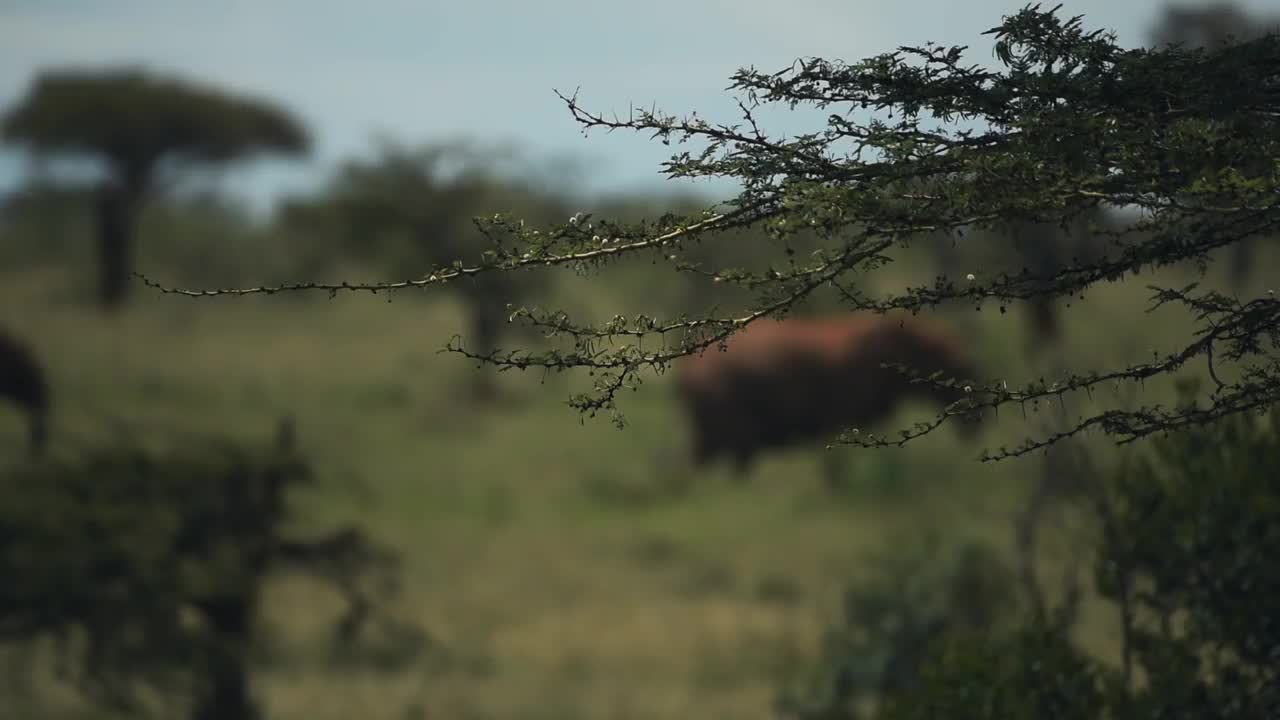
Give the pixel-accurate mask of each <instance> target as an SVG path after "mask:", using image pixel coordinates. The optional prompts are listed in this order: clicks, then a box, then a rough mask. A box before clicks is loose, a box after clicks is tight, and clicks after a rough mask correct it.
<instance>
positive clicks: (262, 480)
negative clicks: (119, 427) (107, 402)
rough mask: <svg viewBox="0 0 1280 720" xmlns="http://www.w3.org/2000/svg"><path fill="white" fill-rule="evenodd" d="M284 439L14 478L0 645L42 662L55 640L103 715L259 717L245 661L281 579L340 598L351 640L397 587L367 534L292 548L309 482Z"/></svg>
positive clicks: (7, 478) (16, 471)
mask: <svg viewBox="0 0 1280 720" xmlns="http://www.w3.org/2000/svg"><path fill="white" fill-rule="evenodd" d="M286 440H287V436H285V435H282V441H281V442H280V443H278V444H277V445H276V446H273V447H270V448H267V449H265V450H264V449H258V448H252V447H246V446H241V445H236V444H232V443H229V442H224V441H220V440H216V439H215V440H211V441H207V442H193V443H191V444H190V445H189V446H185V447H180V448H176V449H168V450H164V451H157V450H148V449H144V448H142V447H138V446H119V447H104V448H98V449H94V450H90V451H87V452H84V453H82V454H80V455H79V456H76V457H73V458H66V459H60V460H53V461H49V462H44V463H39V464H25V465H21V466H17V467H14V468H11V469H8V470H7V471H5V472H4V473H3V474H2V475H0V496H2V497H4V498H5V502H4V503H3V504H0V642H2V643H4V644H7V645H9V646H10V648H11V649H12V648H14V647H16V648H17V649H18V650H19V651H22V650H25V651H26V652H30V653H35V654H34V655H33V662H34V661H35V659H36V655H38V653H36V648H38V647H40V643H41V642H42V641H45V640H48V639H53V640H54V641H55V644H56V646H57V647H58V648H59V651H58V658H57V665H58V666H60V667H62V668H65V669H66V677H67V679H69V680H70V681H71V682H72V683H73V684H74V686H75V687H77V688H78V689H79V690H81V691H82V692H83V693H84V694H85V696H86V697H87V698H89V699H90V700H91V701H92V702H95V703H96V704H100V705H102V706H104V707H107V708H113V709H117V710H122V711H128V712H130V713H131V714H132V713H137V712H142V711H143V710H144V709H145V708H147V707H149V706H150V705H151V704H152V703H153V702H154V700H155V698H157V697H158V698H160V699H161V700H162V701H163V702H165V703H167V704H168V705H169V707H170V708H172V707H173V705H174V704H178V705H183V706H186V708H187V710H188V711H189V713H190V716H191V717H193V718H198V719H201V720H203V719H206V718H208V719H210V720H211V719H213V718H218V719H219V720H245V719H248V718H254V717H257V709H256V706H255V704H254V702H253V700H252V693H251V691H250V687H249V685H250V681H249V667H248V656H249V651H250V649H251V647H252V645H253V641H254V635H255V634H254V625H255V622H256V612H257V609H258V603H259V598H260V595H261V593H262V590H263V583H264V582H265V580H266V579H267V578H268V577H269V575H270V573H271V572H272V571H273V570H276V569H278V568H281V566H287V567H290V568H293V569H300V570H302V571H305V572H307V573H309V574H311V575H313V576H315V577H317V578H319V579H321V580H323V581H326V582H328V583H331V584H333V585H334V586H336V587H337V588H338V589H339V590H340V591H341V592H342V593H343V594H344V595H345V596H346V597H347V598H348V601H349V607H350V613H349V614H348V616H347V617H346V618H344V620H343V623H342V627H341V628H340V630H344V631H345V635H346V636H347V637H348V638H350V637H353V636H354V634H355V633H356V631H357V630H358V629H359V628H358V625H359V624H360V623H361V622H362V620H363V619H364V618H365V617H366V616H369V615H370V614H371V608H373V607H376V606H375V605H374V602H375V601H374V599H373V598H375V597H376V596H377V595H378V594H383V593H386V592H388V591H389V590H390V589H392V586H391V585H389V584H388V582H389V581H390V580H392V579H394V572H393V571H394V561H395V559H394V557H393V556H391V555H389V554H388V553H387V552H386V551H385V550H383V549H381V548H380V547H377V546H375V545H373V544H371V543H370V542H369V541H367V540H366V539H365V538H364V536H363V535H362V534H361V533H359V532H358V531H356V530H355V529H352V528H346V529H341V530H338V531H337V532H334V533H333V534H331V535H329V536H326V537H322V538H318V539H314V538H313V539H299V538H297V537H292V536H291V535H290V533H289V524H290V521H291V520H292V518H291V513H290V511H289V505H288V501H287V500H288V499H287V497H286V495H287V491H288V490H289V489H290V488H292V487H294V486H297V485H299V484H303V483H306V482H308V481H309V480H310V479H311V477H312V475H311V469H310V467H309V466H308V464H307V463H306V462H305V461H304V460H303V459H302V458H300V457H298V456H297V455H296V454H295V453H294V452H293V451H292V449H291V448H290V447H289V446H288V443H287V442H286ZM166 714H168V713H166ZM170 716H171V715H170Z"/></svg>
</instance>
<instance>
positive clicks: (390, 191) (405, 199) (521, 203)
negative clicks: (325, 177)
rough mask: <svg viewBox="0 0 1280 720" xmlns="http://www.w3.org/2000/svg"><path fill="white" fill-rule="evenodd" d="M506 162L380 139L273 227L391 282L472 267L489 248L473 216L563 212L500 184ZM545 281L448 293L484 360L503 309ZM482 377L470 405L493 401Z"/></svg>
mask: <svg viewBox="0 0 1280 720" xmlns="http://www.w3.org/2000/svg"><path fill="white" fill-rule="evenodd" d="M506 156H507V153H504V152H503V151H502V149H500V148H499V149H494V150H492V151H486V150H484V149H481V148H477V147H475V146H472V145H470V144H466V143H461V142H459V143H444V144H437V145H427V146H423V147H418V148H406V147H402V146H399V145H397V144H395V143H392V142H384V143H383V144H382V146H381V149H380V152H379V154H378V156H377V157H376V158H374V159H372V160H369V161H350V162H348V163H346V164H345V165H343V167H342V168H340V169H339V171H338V172H337V173H336V175H335V176H334V178H333V179H332V180H331V182H330V183H329V186H328V187H327V188H326V190H325V191H324V192H322V193H321V194H320V195H319V196H317V197H314V198H307V199H295V200H292V201H290V202H288V203H286V204H285V205H284V207H283V210H282V218H281V222H282V223H283V224H284V225H285V227H287V228H291V229H292V230H294V231H298V232H300V233H301V234H302V235H303V236H304V237H306V238H307V241H308V242H310V243H316V244H319V245H320V246H322V247H324V248H326V249H327V248H335V249H336V250H337V251H338V253H339V254H340V255H342V256H345V257H348V258H352V259H357V260H360V261H363V262H366V263H370V264H372V265H374V266H375V267H377V268H379V270H380V271H381V272H382V273H384V274H386V275H390V276H392V277H396V276H399V275H400V274H402V273H403V272H404V269H405V268H414V267H436V266H440V265H447V264H450V263H452V262H453V261H454V260H458V259H463V260H468V261H472V262H474V261H480V260H481V259H482V254H483V253H484V251H485V250H486V248H487V246H486V245H485V242H484V237H483V236H482V235H481V234H480V233H479V232H478V231H477V229H476V226H475V220H474V219H475V217H476V216H479V215H482V214H490V215H491V214H492V213H493V212H494V211H495V210H504V211H507V212H511V213H515V214H519V215H520V216H522V217H525V218H527V219H528V221H529V222H530V223H547V222H551V221H552V220H553V218H557V217H561V216H563V215H564V214H565V213H566V212H567V209H566V204H565V202H564V201H563V200H561V199H559V198H557V197H555V196H553V195H551V194H549V193H548V192H546V191H544V190H542V189H541V188H538V187H535V186H534V185H533V184H532V183H530V182H525V181H522V180H520V179H519V178H517V177H503V176H502V175H501V174H500V171H501V170H502V168H501V162H500V161H501V160H502V159H503V158H504V157H506ZM543 280H544V277H543V276H542V275H541V274H537V273H520V274H515V273H492V274H487V275H483V276H477V277H474V278H462V279H459V280H458V281H457V282H454V283H451V284H450V286H449V288H450V290H452V291H453V292H454V293H455V294H456V295H457V296H458V298H459V299H460V300H461V301H462V303H463V305H464V306H465V308H466V311H467V314H468V334H469V336H470V337H471V339H472V341H473V342H474V343H475V344H476V346H477V347H479V348H483V349H484V352H486V353H492V352H496V351H497V349H498V344H499V342H500V341H501V339H502V335H503V333H504V331H505V330H506V329H507V327H508V323H507V317H508V315H509V314H510V312H511V310H510V309H509V308H508V305H509V304H512V303H519V302H522V301H523V300H524V299H525V298H527V297H529V296H530V295H531V294H533V293H535V292H537V291H538V290H540V289H544V288H545V287H546V283H545V282H544V281H543ZM490 380H491V378H490V377H489V376H488V375H487V374H478V375H477V376H476V379H475V385H474V386H473V389H474V391H475V395H476V397H477V398H479V399H484V398H489V397H491V395H492V393H493V386H492V383H491V382H490Z"/></svg>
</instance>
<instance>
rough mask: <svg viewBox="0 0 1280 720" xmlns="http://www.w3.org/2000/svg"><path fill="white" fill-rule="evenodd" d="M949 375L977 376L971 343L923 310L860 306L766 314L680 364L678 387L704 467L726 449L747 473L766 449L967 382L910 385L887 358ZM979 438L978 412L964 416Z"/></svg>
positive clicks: (881, 417)
mask: <svg viewBox="0 0 1280 720" xmlns="http://www.w3.org/2000/svg"><path fill="white" fill-rule="evenodd" d="M885 363H889V364H897V365H902V366H905V367H908V368H911V369H912V370H913V371H915V372H917V373H921V374H924V375H929V374H932V373H935V372H941V373H943V375H944V377H947V378H949V379H953V380H955V381H957V382H961V381H971V380H974V379H975V378H976V373H975V369H974V367H973V365H972V364H971V361H970V358H969V357H968V353H967V352H966V348H965V343H964V342H962V339H961V338H960V337H958V336H957V335H956V334H955V333H953V332H951V331H949V330H948V329H947V328H946V327H944V326H943V325H942V324H940V323H938V322H934V321H929V320H927V319H925V318H923V317H919V316H907V315H903V316H891V315H882V314H875V313H855V314H847V315H839V316H831V317H821V318H789V319H784V320H772V319H761V320H759V321H756V322H753V323H751V324H749V325H748V326H747V327H746V328H744V329H743V330H741V331H739V332H738V333H735V334H734V335H732V336H730V337H729V339H728V340H727V341H726V343H725V346H724V348H723V349H720V347H719V346H718V345H712V346H711V347H708V348H707V349H705V350H703V351H702V352H700V353H698V354H696V355H693V356H690V357H688V358H685V359H684V360H683V361H682V362H681V363H680V365H679V366H678V368H677V370H676V372H677V378H676V387H677V392H678V394H679V396H680V400H681V402H682V405H683V408H684V410H685V412H686V413H687V415H688V419H689V421H690V426H691V427H690V429H691V432H692V454H693V463H694V465H695V466H698V467H701V466H703V465H706V464H707V463H710V462H713V461H715V460H716V459H717V458H719V457H722V456H727V457H728V458H729V459H730V460H731V461H732V462H733V464H734V465H735V467H736V468H737V470H738V472H739V473H745V472H746V471H747V470H748V469H749V468H750V466H751V463H752V461H753V460H754V459H755V457H756V456H757V455H758V454H759V453H760V452H762V451H765V450H769V449H776V448H784V447H791V446H797V445H802V444H806V443H811V442H814V441H817V440H820V439H823V438H834V436H835V434H836V433H838V432H839V431H840V430H843V429H848V428H859V429H864V428H865V429H868V430H869V429H872V428H875V427H876V426H878V425H879V424H880V423H882V422H883V421H885V420H886V419H888V417H889V416H890V415H891V414H892V413H893V412H894V411H895V410H896V409H897V408H898V406H899V405H900V404H901V403H902V402H903V401H904V400H905V399H907V398H918V399H922V400H925V401H928V402H933V403H935V404H936V405H938V406H941V407H946V406H949V405H951V404H952V403H954V402H955V401H957V400H959V399H961V397H962V396H963V394H964V390H963V389H962V388H939V387H937V386H936V385H932V384H922V383H912V382H911V381H910V380H909V379H908V378H907V377H905V376H904V375H903V374H902V373H900V372H898V371H897V370H896V369H893V368H885V367H882V365H883V364H885ZM957 420H958V422H957V427H958V428H960V431H961V433H962V434H963V435H965V436H968V437H972V436H973V434H974V433H975V432H976V430H977V427H978V423H979V420H980V416H979V415H976V414H971V415H968V416H965V417H963V418H958V419H957Z"/></svg>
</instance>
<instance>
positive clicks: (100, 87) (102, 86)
mask: <svg viewBox="0 0 1280 720" xmlns="http://www.w3.org/2000/svg"><path fill="white" fill-rule="evenodd" d="M0 136H2V137H3V138H4V140H6V141H8V142H12V143H17V144H21V145H25V146H26V147H28V148H30V149H31V150H33V151H34V152H36V153H37V154H53V153H65V154H73V155H85V156H90V157H93V158H95V159H98V160H100V161H101V162H102V163H103V165H104V168H105V170H106V173H107V177H106V178H105V179H104V181H103V182H102V184H101V186H100V187H99V189H98V192H97V198H96V207H95V216H96V237H97V245H98V263H99V278H98V298H99V301H100V302H101V304H102V305H103V306H104V307H106V308H112V307H116V306H118V305H119V304H120V303H122V302H123V301H124V300H125V298H126V295H127V291H128V289H129V274H130V272H131V271H132V251H133V236H134V231H135V226H136V223H137V218H138V213H139V211H140V208H141V206H142V204H143V203H144V202H145V200H146V198H147V196H148V195H149V194H150V193H152V192H154V191H156V190H157V189H159V188H160V187H161V186H162V185H163V184H164V183H165V182H167V179H168V178H167V176H168V175H170V174H171V173H176V172H181V171H182V170H184V169H185V168H187V167H189V166H207V165H219V164H224V163H227V162H231V161H233V160H237V159H240V158H244V157H247V156H250V155H252V154H254V153H256V152H259V151H276V152H283V153H290V154H298V153H303V152H306V150H307V149H308V145H309V140H308V137H307V133H306V131H305V130H304V129H303V127H302V126H301V125H300V124H299V123H298V121H297V120H295V119H294V118H293V117H291V116H290V115H289V114H288V113H286V112H285V111H283V110H281V109H279V108H277V107H275V106H273V105H272V104H270V103H268V102H265V101H262V100H256V99H251V98H247V97H238V96H233V95H227V94H224V93H222V92H220V91H218V90H215V89H212V88H207V87H202V86H199V85H195V84H191V83H187V82H183V81H180V80H177V79H173V78H167V77H162V76H158V75H155V74H152V73H148V72H144V71H142V70H136V69H110V70H49V71H46V72H43V73H41V74H40V75H38V76H37V77H36V79H35V80H34V82H33V83H32V86H31V88H30V89H29V90H28V92H27V95H26V96H25V97H23V98H22V99H21V100H20V101H19V102H18V104H17V106H16V107H14V108H12V109H11V110H10V111H9V112H8V113H7V114H6V115H5V116H4V118H3V121H2V122H0Z"/></svg>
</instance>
